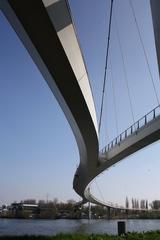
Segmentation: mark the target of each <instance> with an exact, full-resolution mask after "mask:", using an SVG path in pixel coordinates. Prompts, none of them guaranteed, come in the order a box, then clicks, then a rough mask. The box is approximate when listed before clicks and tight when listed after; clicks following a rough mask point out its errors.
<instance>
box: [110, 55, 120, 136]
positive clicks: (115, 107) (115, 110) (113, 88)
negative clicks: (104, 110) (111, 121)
mask: <svg viewBox="0 0 160 240" xmlns="http://www.w3.org/2000/svg"><path fill="white" fill-rule="evenodd" d="M109 59H110V70H111V87H112V92H113V105H114V114H115V122H116V132H117V136H118V114H117V106H116V95H115V87H114V81H113V80H114V78H113V71H112V69H113V68H112V62H111V56H110V58H109Z"/></svg>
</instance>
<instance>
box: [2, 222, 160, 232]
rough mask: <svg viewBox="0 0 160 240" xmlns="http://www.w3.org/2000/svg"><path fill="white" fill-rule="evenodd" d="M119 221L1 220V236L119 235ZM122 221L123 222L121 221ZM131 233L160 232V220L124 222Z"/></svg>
mask: <svg viewBox="0 0 160 240" xmlns="http://www.w3.org/2000/svg"><path fill="white" fill-rule="evenodd" d="M117 221H118V220H87V219H83V220H62V219H60V220H21V219H0V235H26V234H27V235H56V234H58V233H81V234H92V233H94V234H96V233H97V234H103V233H107V234H114V235H116V234H117ZM121 221H122V220H121ZM124 221H125V222H126V229H127V231H129V232H133V231H136V232H142V231H150V230H160V220H124Z"/></svg>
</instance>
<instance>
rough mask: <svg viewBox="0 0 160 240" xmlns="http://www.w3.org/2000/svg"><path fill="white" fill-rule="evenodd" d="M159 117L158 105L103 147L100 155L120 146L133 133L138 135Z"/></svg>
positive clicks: (159, 107)
mask: <svg viewBox="0 0 160 240" xmlns="http://www.w3.org/2000/svg"><path fill="white" fill-rule="evenodd" d="M159 116H160V105H158V106H157V107H155V108H154V109H153V110H151V111H150V112H149V113H147V114H146V115H144V116H143V117H141V118H140V119H139V120H138V121H136V122H135V123H134V124H132V125H131V126H130V127H129V128H127V129H126V130H125V131H123V132H122V133H120V134H119V135H118V136H117V137H116V138H114V139H113V140H112V141H111V142H110V143H108V144H107V146H105V147H104V148H103V149H102V150H101V151H100V153H101V154H102V155H103V154H104V153H106V152H108V151H110V150H111V149H113V148H114V147H115V146H116V145H120V144H121V142H122V141H123V140H125V139H127V138H128V137H129V136H131V135H132V134H134V133H138V131H140V130H141V129H142V128H144V127H145V126H146V125H147V124H149V123H150V122H151V121H154V120H155V119H156V118H157V117H159Z"/></svg>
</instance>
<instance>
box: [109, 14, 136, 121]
mask: <svg viewBox="0 0 160 240" xmlns="http://www.w3.org/2000/svg"><path fill="white" fill-rule="evenodd" d="M113 14H114V12H113ZM114 22H115V29H116V35H117V39H118V44H119V49H120V54H121V58H122V64H123V73H124V80H125V83H126V87H127V93H128V98H129V105H130V110H131V115H132V121H133V124H134V123H135V117H134V112H133V105H132V100H131V93H130V89H129V82H128V77H127V71H126V67H125V60H124V54H123V50H122V44H121V40H120V34H119V29H118V24H117V20H116V17H115V14H114Z"/></svg>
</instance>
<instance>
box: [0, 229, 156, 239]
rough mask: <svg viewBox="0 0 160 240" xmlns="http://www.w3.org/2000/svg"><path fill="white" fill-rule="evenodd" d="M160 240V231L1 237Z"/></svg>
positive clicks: (6, 237) (12, 237) (9, 237)
mask: <svg viewBox="0 0 160 240" xmlns="http://www.w3.org/2000/svg"><path fill="white" fill-rule="evenodd" d="M3 239H5V240H160V231H151V232H146V233H128V234H126V235H125V236H121V237H120V236H109V235H80V234H74V235H71V234H59V235H56V236H53V237H47V236H1V237H0V240H3Z"/></svg>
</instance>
